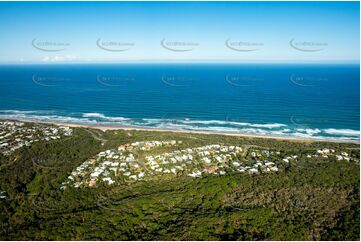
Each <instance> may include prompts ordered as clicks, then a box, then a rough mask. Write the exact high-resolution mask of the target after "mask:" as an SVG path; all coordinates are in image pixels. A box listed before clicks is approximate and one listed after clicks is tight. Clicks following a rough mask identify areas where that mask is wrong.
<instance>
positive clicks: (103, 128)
mask: <svg viewBox="0 0 361 242" xmlns="http://www.w3.org/2000/svg"><path fill="white" fill-rule="evenodd" d="M7 120H17V121H22V122H28V123H42V124H50V125H57V126H67V127H74V128H91V129H98V130H101V131H103V132H105V131H108V130H139V131H154V132H173V133H181V134H204V135H227V136H236V137H247V138H262V139H276V140H288V141H297V142H333V143H355V144H360V142H359V141H351V140H350V141H337V140H322V139H305V138H299V137H288V136H270V135H253V134H240V133H238V134H236V133H222V132H209V131H193V130H175V129H159V128H149V127H137V126H120V125H116V126H112V125H109V124H96V125H90V124H74V123H62V122H46V121H34V120H27V119H7Z"/></svg>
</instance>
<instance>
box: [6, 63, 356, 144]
mask: <svg viewBox="0 0 361 242" xmlns="http://www.w3.org/2000/svg"><path fill="white" fill-rule="evenodd" d="M0 73H1V75H0V118H3V119H6V118H12V119H13V118H17V119H26V120H34V121H54V122H65V123H77V124H90V125H96V124H103V125H114V126H118V125H119V126H137V127H148V128H161V129H176V130H193V131H209V132H223V133H240V134H255V135H271V136H287V137H300V138H311V139H325V140H343V141H355V140H359V138H360V131H359V130H360V69H359V66H358V65H356V64H340V65H338V64H312V65H311V64H87V65H85V64H64V65H60V64H50V65H1V66H0Z"/></svg>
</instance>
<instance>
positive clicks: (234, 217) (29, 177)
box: [0, 123, 360, 240]
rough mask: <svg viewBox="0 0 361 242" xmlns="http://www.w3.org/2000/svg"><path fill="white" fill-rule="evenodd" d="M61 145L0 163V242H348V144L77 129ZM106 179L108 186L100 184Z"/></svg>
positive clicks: (36, 145) (353, 187)
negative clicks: (214, 241)
mask: <svg viewBox="0 0 361 242" xmlns="http://www.w3.org/2000/svg"><path fill="white" fill-rule="evenodd" d="M25 125H26V126H29V127H32V126H33V125H35V124H30V123H26V124H25ZM56 127H57V126H52V125H45V124H44V128H46V129H54V128H56ZM67 134H68V135H61V136H60V137H59V138H56V139H49V140H47V139H39V140H38V141H37V142H32V143H31V145H24V146H22V147H20V148H18V149H16V150H14V151H12V152H11V153H6V152H5V153H1V154H0V239H2V240H359V234H360V227H359V224H360V221H359V214H360V211H359V201H360V198H359V182H360V171H359V159H360V157H359V145H358V144H354V143H336V142H318V141H302V140H281V139H271V138H255V137H242V136H228V135H215V134H212V135H209V134H195V133H174V132H159V131H140V130H108V131H106V132H103V131H101V130H97V129H90V128H83V127H78V128H75V127H74V128H71V132H70V131H67ZM17 135H18V134H17ZM12 138H15V137H13V136H12V135H9V136H8V137H7V139H8V140H9V142H8V143H11V142H10V141H11V139H12ZM17 138H18V137H17ZM130 147H131V148H130ZM205 147H206V148H205ZM231 147H232V148H231ZM236 147H238V148H236ZM205 151H207V152H208V153H205ZM217 151H218V153H217ZM199 152H202V154H203V156H201V155H200V153H199ZM232 152H234V153H232ZM110 154H111V157H108V156H109V155H110ZM130 154H132V156H130ZM122 155H124V160H121V156H122ZM184 155H186V158H182V157H183V156H184ZM189 155H191V156H192V159H190V158H189ZM227 155H228V156H227ZM178 156H179V157H181V158H182V160H179V159H177V157H178ZM129 157H133V158H131V159H128V160H127V158H129ZM150 157H152V158H150ZM179 157H178V158H179ZM217 157H218V158H217ZM172 159H175V160H176V162H174V165H172V164H173V163H172ZM219 159H221V160H219ZM168 160H169V161H170V162H169V163H166V162H168ZM106 161H109V162H110V163H106V164H109V166H106V165H101V164H104V162H106ZM85 162H88V163H85ZM235 162H236V163H235ZM113 163H118V164H117V166H115V165H114V166H112V164H113ZM122 163H126V165H124V167H126V168H124V171H121V170H120V171H119V170H118V169H120V168H122V166H121V164H122ZM129 163H131V164H132V165H130V164H129ZM183 163H184V164H186V165H184V166H182V164H183ZM258 163H259V165H257V164H258ZM84 164H89V167H88V166H87V167H86V168H84V169H83V170H82V169H80V168H79V167H84ZM134 164H137V165H138V167H135V166H134ZM266 164H268V165H266ZM97 167H98V168H99V169H100V168H101V167H104V169H103V171H102V172H100V173H99V174H98V173H96V174H98V175H97V176H95V174H94V172H95V169H96V168H97ZM109 167H113V168H114V167H116V168H117V169H116V171H117V174H115V173H114V174H113V173H112V171H114V170H109V172H108V173H105V174H106V175H105V174H104V172H105V171H106V170H107V169H108V168H109ZM175 167H182V170H181V169H178V168H177V169H176V168H175ZM272 167H273V170H272V171H271V169H270V168H272ZM160 168H162V170H159V169H160ZM173 168H174V169H176V170H175V172H173V170H172V169H173ZM256 168H257V169H256ZM276 168H277V169H276ZM87 169H89V172H88V170H87ZM99 169H98V170H97V171H99ZM251 169H256V170H257V172H252V171H251ZM267 169H269V170H267ZM100 170H101V169H100ZM165 170H169V171H170V172H169V173H168V172H165V173H164V171H165ZM221 171H222V172H221ZM74 172H75V173H74ZM126 172H131V174H129V175H128V176H125V177H124V174H127V173H126ZM198 172H199V173H198ZM141 173H144V174H143V176H141V177H140V176H139V174H141ZM91 174H93V177H91ZM191 174H195V175H191ZM199 174H200V175H199ZM131 175H136V176H135V177H136V179H131V178H129V179H128V178H126V177H130V176H131ZM69 176H72V178H69ZM104 178H109V179H110V180H111V181H113V182H109V179H105V180H104ZM91 179H95V181H96V182H95V183H94V182H93V183H89V181H90V180H91ZM75 184H78V185H75ZM90 184H92V185H91V186H90Z"/></svg>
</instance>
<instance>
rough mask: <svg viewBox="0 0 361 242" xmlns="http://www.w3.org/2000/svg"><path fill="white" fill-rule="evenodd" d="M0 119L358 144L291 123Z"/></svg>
mask: <svg viewBox="0 0 361 242" xmlns="http://www.w3.org/2000/svg"><path fill="white" fill-rule="evenodd" d="M0 118H1V119H19V120H29V121H41V122H59V123H69V124H85V125H111V126H131V127H145V128H156V129H169V130H188V131H204V132H214V133H230V134H249V135H261V136H280V137H295V138H304V139H317V140H335V141H359V139H360V131H359V130H353V129H335V128H325V129H321V128H315V129H311V128H307V129H303V128H299V127H297V126H296V127H295V126H294V125H292V124H288V125H287V124H281V123H248V122H235V121H228V120H191V119H187V118H186V119H169V118H167V119H159V118H154V119H152V118H126V117H111V116H106V115H105V114H102V113H95V112H94V113H66V114H65V113H64V114H63V113H56V112H55V111H52V110H50V111H19V110H0Z"/></svg>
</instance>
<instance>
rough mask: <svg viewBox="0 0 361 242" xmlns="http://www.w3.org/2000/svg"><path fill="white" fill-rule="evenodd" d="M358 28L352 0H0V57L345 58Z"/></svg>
mask: <svg viewBox="0 0 361 242" xmlns="http://www.w3.org/2000/svg"><path fill="white" fill-rule="evenodd" d="M359 29H360V26H359V3H358V2H90V3H89V2H88V3H86V2H0V30H1V34H0V53H1V54H0V62H1V63H68V62H69V63H75V62H77V63H78V62H80V63H83V62H85V63H103V62H157V61H158V62H166V61H174V62H179V61H185V62H192V61H202V62H204V61H205V62H208V61H211V62H212V61H216V62H217V61H226V62H227V61H230V62H234V61H236V62H348V61H358V60H359V52H360V49H359V48H360V47H359V42H360V39H359V36H360V32H359ZM98 39H100V41H99V43H98V44H99V45H100V46H101V47H105V48H108V49H112V50H120V49H122V50H124V49H128V50H126V51H106V50H104V49H102V48H100V47H98V46H97V44H96V41H97V40H98ZM163 39H164V43H163V46H162V45H161V40H163ZM227 39H228V47H227V45H226V40H227ZM292 40H293V41H292ZM33 41H34V43H33V44H32V42H33ZM45 42H48V43H49V42H50V43H51V44H47V43H45ZM110 42H112V43H110ZM46 44H47V46H44V45H46ZM110 44H113V46H111V45H110ZM114 44H116V45H117V46H115V45H114ZM34 45H35V46H34ZM59 45H66V46H65V48H63V47H64V46H62V47H61V48H59ZM164 45H165V47H169V48H168V49H167V48H165V47H164ZM180 45H182V46H180ZM36 47H40V49H45V50H59V51H52V52H50V51H43V50H40V49H39V48H36ZM229 47H233V49H238V50H241V51H236V50H233V49H232V48H229ZM60 49H64V50H60ZM169 49H173V50H178V51H172V50H169ZM179 50H186V51H179ZM246 50H248V51H246ZM249 50H254V51H249Z"/></svg>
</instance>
